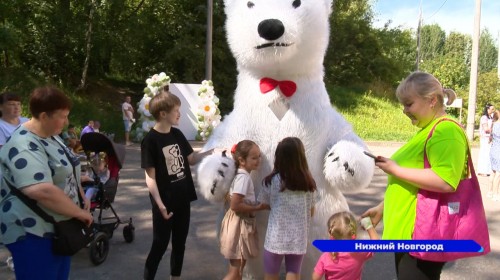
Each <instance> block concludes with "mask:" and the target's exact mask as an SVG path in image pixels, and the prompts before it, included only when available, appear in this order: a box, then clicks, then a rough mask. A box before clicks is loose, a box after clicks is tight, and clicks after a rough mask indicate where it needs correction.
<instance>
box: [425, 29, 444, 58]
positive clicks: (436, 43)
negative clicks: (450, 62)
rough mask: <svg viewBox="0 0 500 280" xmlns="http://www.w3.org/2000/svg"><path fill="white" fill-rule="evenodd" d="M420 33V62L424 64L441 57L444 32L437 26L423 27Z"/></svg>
mask: <svg viewBox="0 0 500 280" xmlns="http://www.w3.org/2000/svg"><path fill="white" fill-rule="evenodd" d="M420 32H421V33H420V60H421V61H423V62H426V61H428V60H432V59H434V58H437V57H439V56H441V55H443V50H444V44H445V41H446V32H444V30H443V29H441V27H440V26H439V25H437V24H431V25H424V26H423V27H422V28H421V31H420Z"/></svg>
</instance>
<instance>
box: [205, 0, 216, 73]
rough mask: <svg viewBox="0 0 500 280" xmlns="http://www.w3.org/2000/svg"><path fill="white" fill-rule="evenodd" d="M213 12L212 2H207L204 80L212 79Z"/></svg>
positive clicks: (211, 0)
mask: <svg viewBox="0 0 500 280" xmlns="http://www.w3.org/2000/svg"><path fill="white" fill-rule="evenodd" d="M213 12H214V1H213V0H207V43H206V46H205V48H206V51H205V55H206V57H205V80H211V79H212V25H213V24H212V19H213Z"/></svg>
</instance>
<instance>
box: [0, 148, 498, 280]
mask: <svg viewBox="0 0 500 280" xmlns="http://www.w3.org/2000/svg"><path fill="white" fill-rule="evenodd" d="M192 144H193V147H195V148H199V147H201V144H200V143H199V142H193V143H192ZM367 144H368V146H369V148H370V150H371V151H372V152H373V153H374V154H376V155H382V156H387V157H388V156H390V155H392V153H393V152H394V151H395V150H396V149H397V148H398V147H399V146H400V145H401V144H399V143H387V142H368V143H367ZM126 151H127V155H126V159H125V164H124V167H123V168H122V170H121V173H120V176H121V178H120V181H119V189H118V193H117V195H116V199H115V202H114V203H113V207H114V208H115V210H116V212H117V213H118V215H119V217H120V218H121V219H122V220H124V221H128V219H129V218H132V219H133V223H134V226H135V240H134V241H133V242H132V243H126V242H125V241H124V238H123V234H122V230H123V227H124V226H123V225H121V226H119V227H118V228H117V229H116V230H115V231H114V235H113V238H112V239H111V240H110V249H109V255H108V257H107V259H106V261H105V262H104V263H102V264H101V265H99V266H94V265H93V264H92V263H91V261H90V258H89V251H90V250H89V249H83V250H81V251H80V252H79V253H78V254H76V255H75V256H74V257H73V261H72V268H71V274H70V277H71V279H77V280H79V279H92V280H108V279H110V280H115V279H119V280H128V279H131V280H132V279H133V280H135V279H142V271H143V266H144V263H145V260H146V257H147V253H148V251H149V247H150V245H151V238H152V230H151V226H152V225H151V218H150V202H149V197H148V190H147V188H146V186H145V183H144V172H143V171H142V170H141V169H140V149H139V146H138V145H137V144H135V145H132V146H127V147H126ZM477 153H478V149H477V148H473V149H472V155H473V159H474V162H476V160H475V159H476V158H477ZM479 181H480V184H481V189H482V190H483V194H485V193H486V190H487V187H488V186H489V183H490V182H489V177H479ZM386 182H387V178H386V176H385V174H384V173H383V172H382V171H381V170H380V169H378V168H377V170H376V172H375V176H374V178H373V180H372V183H371V184H370V186H369V187H368V188H367V189H365V190H364V191H362V192H358V193H356V194H349V195H347V198H348V202H349V205H350V208H351V211H353V212H354V213H355V214H357V215H360V214H361V213H363V212H364V211H365V210H366V209H367V208H369V207H372V206H374V205H376V204H377V203H378V202H379V201H381V200H382V197H383V193H384V190H385V186H386ZM483 201H484V204H485V209H486V215H487V218H488V225H489V230H490V239H491V247H492V252H491V253H490V254H488V255H486V256H481V257H475V258H468V259H462V260H458V261H455V262H450V263H447V265H446V266H445V268H444V270H443V273H442V277H441V279H443V280H452V279H453V280H461V279H464V280H465V279H467V280H469V279H478V280H483V279H484V280H490V279H491V280H493V279H500V276H499V275H500V203H498V202H493V201H491V199H488V198H486V197H483ZM218 213H219V207H218V206H216V205H213V204H210V203H208V202H207V201H205V200H204V199H203V198H202V197H201V196H200V195H199V199H198V200H197V201H195V202H193V203H192V214H191V226H190V232H189V236H188V241H187V244H186V253H185V260H184V268H183V272H182V278H183V279H210V280H211V279H222V278H223V276H224V274H225V272H226V268H227V264H226V261H225V260H224V258H223V257H222V256H221V255H220V253H219V250H218V245H217V240H216V235H215V224H216V217H217V215H218ZM377 230H378V232H379V233H381V231H382V228H377ZM7 254H8V252H7V250H6V249H5V248H4V247H1V246H0V279H3V280H11V279H15V277H14V274H13V273H12V272H11V271H10V270H9V269H8V267H7V266H6V264H5V262H4V260H5V259H6V257H7ZM169 259H170V247H169V249H168V251H167V253H166V254H165V257H164V258H163V260H162V262H161V264H160V267H159V269H158V273H157V279H168V275H169ZM363 279H368V280H390V279H396V277H395V270H394V258H393V254H392V253H377V254H375V256H374V258H373V259H371V260H370V261H368V262H367V263H366V265H365V269H364V271H363Z"/></svg>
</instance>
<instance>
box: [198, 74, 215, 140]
mask: <svg viewBox="0 0 500 280" xmlns="http://www.w3.org/2000/svg"><path fill="white" fill-rule="evenodd" d="M198 97H200V100H199V105H198V112H197V113H198V114H197V115H198V135H197V137H196V138H197V139H198V140H203V141H206V140H207V139H208V137H209V136H210V134H212V130H213V129H214V128H215V127H216V126H218V125H219V123H220V120H221V115H220V111H219V98H218V97H217V96H216V95H215V91H214V86H213V83H212V81H210V80H208V81H207V80H204V81H203V82H201V87H200V89H199V90H198Z"/></svg>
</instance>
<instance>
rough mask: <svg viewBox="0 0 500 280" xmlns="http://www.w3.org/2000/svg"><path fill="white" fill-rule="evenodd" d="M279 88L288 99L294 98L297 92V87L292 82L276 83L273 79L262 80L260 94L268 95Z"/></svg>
mask: <svg viewBox="0 0 500 280" xmlns="http://www.w3.org/2000/svg"><path fill="white" fill-rule="evenodd" d="M277 86H279V87H280V90H281V92H282V93H283V95H284V96H286V97H290V96H292V95H293V94H294V93H295V91H296V90H297V85H296V84H295V83H294V82H292V81H276V80H273V79H271V78H262V79H260V92H262V93H268V92H270V91H271V90H273V89H275V88H276V87H277Z"/></svg>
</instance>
